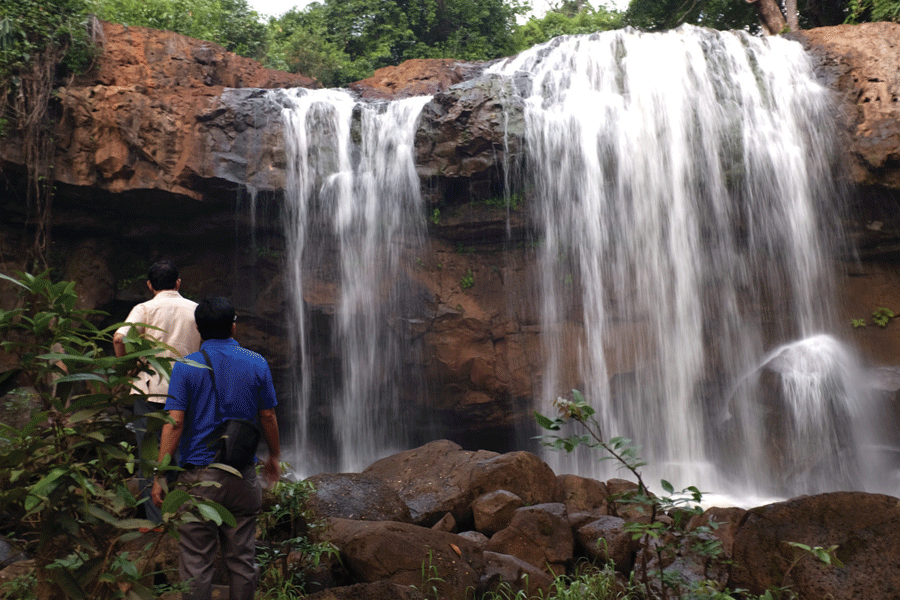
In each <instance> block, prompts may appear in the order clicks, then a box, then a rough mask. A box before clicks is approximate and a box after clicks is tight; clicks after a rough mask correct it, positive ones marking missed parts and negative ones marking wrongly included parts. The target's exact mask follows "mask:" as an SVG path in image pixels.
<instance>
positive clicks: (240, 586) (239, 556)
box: [178, 467, 262, 600]
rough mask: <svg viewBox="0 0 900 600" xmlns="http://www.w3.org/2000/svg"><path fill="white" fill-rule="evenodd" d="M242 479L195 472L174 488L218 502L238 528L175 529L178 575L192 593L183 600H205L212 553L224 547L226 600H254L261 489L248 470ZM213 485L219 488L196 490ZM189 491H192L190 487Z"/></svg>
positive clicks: (201, 526)
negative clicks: (227, 577)
mask: <svg viewBox="0 0 900 600" xmlns="http://www.w3.org/2000/svg"><path fill="white" fill-rule="evenodd" d="M243 476H244V478H243V479H241V478H239V477H236V476H235V475H231V474H229V473H226V472H225V471H222V470H220V469H212V468H196V469H194V470H191V471H185V472H183V473H181V474H179V476H178V486H179V487H184V488H186V489H188V491H189V492H190V494H191V495H192V496H195V497H198V498H204V499H206V500H212V501H214V502H218V503H219V504H221V505H222V506H224V507H225V508H227V509H228V510H230V511H231V514H233V515H234V518H235V519H236V520H237V526H236V527H229V526H227V525H224V524H223V525H221V526H217V525H216V524H215V523H214V522H213V521H201V522H197V523H186V524H184V525H182V526H181V527H179V528H178V532H179V534H180V535H181V538H180V540H179V542H178V549H179V572H180V573H181V580H182V581H183V582H185V583H187V584H188V585H189V587H190V591H189V592H188V593H186V594H185V595H184V600H209V599H210V596H211V594H212V578H213V572H214V570H215V567H214V564H215V557H216V550H217V548H218V544H219V542H221V544H222V554H223V555H224V559H225V566H226V567H227V568H228V572H229V574H230V579H231V586H230V595H229V600H253V594H254V592H255V591H256V584H257V580H258V578H259V574H258V571H257V569H256V516H257V515H258V514H259V511H260V509H261V508H262V488H261V487H260V485H259V482H258V481H257V478H256V469H255V467H248V468H247V469H245V470H244V472H243ZM200 481H214V482H216V483H219V484H220V485H219V486H195V485H194V484H196V483H197V482H200ZM192 486H193V487H192Z"/></svg>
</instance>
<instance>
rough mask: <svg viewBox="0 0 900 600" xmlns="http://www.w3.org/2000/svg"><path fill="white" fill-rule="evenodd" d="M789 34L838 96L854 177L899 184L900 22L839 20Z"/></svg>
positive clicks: (892, 185)
mask: <svg viewBox="0 0 900 600" xmlns="http://www.w3.org/2000/svg"><path fill="white" fill-rule="evenodd" d="M793 36H794V37H796V38H797V39H798V40H799V41H800V42H801V43H803V44H804V46H806V48H807V50H809V51H810V52H811V54H812V56H813V59H814V61H815V63H816V68H817V72H818V73H819V75H820V77H821V78H822V79H823V81H825V83H826V84H827V85H828V86H829V87H830V88H832V89H833V90H835V91H836V92H837V94H838V96H839V101H840V104H841V113H842V114H843V117H844V119H845V127H846V133H847V136H848V142H849V147H848V148H847V154H848V158H849V159H850V160H849V167H850V171H851V177H852V179H853V181H854V182H855V183H857V184H862V185H879V186H885V187H890V188H893V189H900V41H898V40H900V24H897V23H865V24H862V25H838V26H836V27H822V28H819V29H812V30H809V31H801V32H798V33H796V34H793Z"/></svg>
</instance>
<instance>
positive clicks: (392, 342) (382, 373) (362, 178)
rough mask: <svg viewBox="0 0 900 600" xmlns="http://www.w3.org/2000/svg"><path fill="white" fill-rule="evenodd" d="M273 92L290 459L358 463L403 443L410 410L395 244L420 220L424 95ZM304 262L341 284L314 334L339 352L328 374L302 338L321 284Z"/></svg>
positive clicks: (311, 466) (413, 233)
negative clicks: (289, 294)
mask: <svg viewBox="0 0 900 600" xmlns="http://www.w3.org/2000/svg"><path fill="white" fill-rule="evenodd" d="M276 94H277V95H278V96H279V97H278V99H277V100H278V101H280V102H281V103H282V104H284V106H285V108H284V111H283V117H284V121H285V124H286V128H285V139H286V154H287V160H288V166H287V185H286V194H285V197H286V198H285V216H284V221H285V223H286V226H287V234H288V235H287V237H288V276H289V284H290V286H291V289H292V290H293V298H292V300H293V306H292V311H291V314H290V316H289V323H290V325H291V327H292V332H291V338H292V340H293V350H294V365H295V366H296V373H295V376H294V381H295V383H296V386H295V389H294V397H295V398H296V400H295V401H296V403H297V405H298V406H297V409H296V422H294V423H292V426H293V431H294V436H293V438H294V439H293V444H292V446H293V447H292V452H291V460H292V462H294V463H295V466H296V468H298V469H299V470H300V472H317V471H319V470H324V469H332V470H333V469H340V470H343V471H352V470H360V469H362V468H364V467H365V466H367V465H368V464H369V463H371V462H372V461H373V460H375V459H376V458H379V457H380V456H383V455H385V454H387V453H389V452H391V451H394V450H397V449H400V448H402V447H403V446H404V444H405V443H407V433H408V432H407V431H406V430H405V429H404V426H405V424H406V423H408V422H410V415H409V413H408V412H406V413H404V414H401V408H400V401H399V397H400V394H401V389H400V388H401V387H404V386H405V387H406V391H407V392H408V390H409V387H410V386H411V385H412V386H415V381H416V377H415V374H414V373H408V372H407V370H406V369H405V363H404V357H403V352H404V347H403V343H404V342H403V340H404V337H405V336H404V335H403V334H404V331H403V329H404V316H405V313H404V312H403V311H401V310H400V309H399V307H400V306H402V305H404V304H407V305H408V304H409V302H408V301H407V296H408V295H409V290H408V289H407V288H406V286H405V283H404V281H405V280H404V277H403V276H402V273H401V265H400V262H401V256H402V255H403V252H404V250H405V249H404V247H403V246H404V245H413V246H415V245H416V244H417V242H420V241H421V238H422V236H423V235H424V230H425V227H424V221H423V219H422V214H423V210H422V208H421V206H420V204H421V197H420V192H419V179H418V177H417V175H416V172H415V168H414V163H413V158H412V156H413V133H414V131H415V127H414V123H415V120H416V118H417V116H418V114H419V112H420V110H421V108H422V106H423V105H424V104H425V102H427V101H428V99H429V98H427V97H420V98H412V99H409V100H406V101H402V102H393V103H390V104H384V103H382V104H370V105H366V104H357V103H356V102H355V101H354V100H353V99H352V97H351V96H350V95H349V94H348V93H346V92H343V91H338V90H322V91H304V90H298V91H293V92H290V93H288V92H277V93H276ZM357 110H358V111H359V119H358V129H354V127H355V125H354V111H357ZM353 137H356V138H357V141H356V143H355V144H354V142H353V140H352V139H351V138H353ZM326 247H331V248H334V249H335V250H336V252H335V254H336V255H337V256H338V257H339V259H338V260H339V262H338V264H335V265H330V264H328V263H327V261H326V260H325V257H326V255H327V253H326V252H323V249H324V248H326ZM309 270H316V271H317V272H318V273H319V274H320V277H319V278H318V279H320V280H322V279H325V280H329V279H330V280H331V281H332V282H333V283H334V286H335V287H336V288H337V289H338V290H339V301H338V303H337V309H336V311H337V314H336V315H335V316H336V319H335V323H336V325H335V331H331V332H326V333H325V334H324V337H325V338H328V337H330V338H331V340H332V346H333V351H334V354H336V355H337V365H336V366H335V367H334V371H337V373H334V374H332V375H331V376H330V377H328V376H325V377H323V376H322V374H321V373H316V372H314V367H313V363H312V360H311V358H310V355H311V352H312V349H311V347H310V342H309V340H310V338H315V337H318V338H319V339H320V340H321V339H322V338H323V334H322V332H314V331H313V330H312V329H313V328H312V327H311V324H310V323H309V322H308V321H307V318H306V309H305V306H304V302H305V296H306V294H307V293H310V294H312V295H315V294H316V293H319V292H321V290H319V291H316V290H306V289H305V288H304V274H305V273H307V272H308V271H309ZM329 270H332V271H333V274H332V273H328V271H329ZM406 320H409V319H406ZM318 368H321V365H319V367H318ZM323 423H327V427H323ZM326 429H327V430H326Z"/></svg>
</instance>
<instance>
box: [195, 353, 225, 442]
mask: <svg viewBox="0 0 900 600" xmlns="http://www.w3.org/2000/svg"><path fill="white" fill-rule="evenodd" d="M200 353H201V354H203V358H205V359H206V364H208V365H209V376H210V378H212V386H213V396H215V398H216V402H215V405H216V425H218V424H219V421H221V420H222V411H221V409H220V408H219V389H218V388H217V387H216V370H215V369H214V368H213V364H212V360H210V358H209V354H207V353H206V350H204V349H203V348H200Z"/></svg>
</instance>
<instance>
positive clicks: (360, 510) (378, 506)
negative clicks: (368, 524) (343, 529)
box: [307, 473, 412, 523]
mask: <svg viewBox="0 0 900 600" xmlns="http://www.w3.org/2000/svg"><path fill="white" fill-rule="evenodd" d="M308 481H309V482H310V483H311V484H312V485H313V487H314V488H315V491H314V492H312V493H311V494H310V496H309V500H307V507H308V508H309V509H310V510H311V511H312V512H313V514H314V515H315V516H316V517H318V518H326V517H335V518H340V519H356V520H358V521H398V522H401V523H412V516H410V513H409V507H407V506H406V504H405V503H404V502H403V501H402V500H401V499H400V497H399V496H398V495H397V492H396V491H395V490H394V489H393V488H391V487H389V486H388V485H387V484H385V483H384V481H382V480H381V479H379V478H377V477H371V476H367V475H363V474H360V473H336V474H327V473H323V474H321V475H314V476H313V477H310V478H309V479H308Z"/></svg>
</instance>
